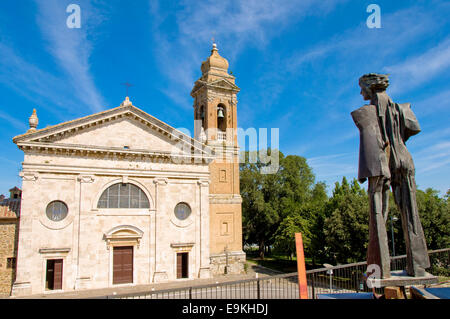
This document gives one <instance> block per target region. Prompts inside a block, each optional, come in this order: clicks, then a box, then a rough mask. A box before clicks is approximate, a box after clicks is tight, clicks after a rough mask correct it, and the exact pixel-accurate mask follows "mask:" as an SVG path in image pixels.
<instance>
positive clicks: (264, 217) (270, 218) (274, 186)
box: [240, 151, 284, 258]
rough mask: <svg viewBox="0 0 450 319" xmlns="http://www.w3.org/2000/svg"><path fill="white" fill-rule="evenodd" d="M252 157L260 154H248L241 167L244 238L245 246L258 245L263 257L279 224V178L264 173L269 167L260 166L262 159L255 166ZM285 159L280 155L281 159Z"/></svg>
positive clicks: (277, 175) (276, 175) (262, 164)
mask: <svg viewBox="0 0 450 319" xmlns="http://www.w3.org/2000/svg"><path fill="white" fill-rule="evenodd" d="M269 154H270V151H269ZM252 155H253V156H254V155H258V154H257V153H256V154H255V153H253V154H252V153H250V152H248V151H247V152H245V154H244V156H245V161H244V162H243V163H241V164H240V189H241V196H242V199H243V202H242V222H243V238H244V243H246V244H253V243H256V244H257V245H258V246H259V255H260V257H261V258H264V252H265V248H266V246H268V245H269V244H271V242H270V240H271V238H272V234H273V233H274V232H275V230H276V228H277V226H278V224H279V221H280V215H279V211H280V209H279V200H278V199H279V197H280V179H279V174H262V173H261V169H262V168H263V167H264V166H268V165H269V164H264V163H261V161H260V160H259V157H258V160H257V161H256V163H251V162H250V160H249V159H250V158H251V157H252ZM283 157H284V155H283V153H281V152H279V159H280V160H281V159H282V158H283Z"/></svg>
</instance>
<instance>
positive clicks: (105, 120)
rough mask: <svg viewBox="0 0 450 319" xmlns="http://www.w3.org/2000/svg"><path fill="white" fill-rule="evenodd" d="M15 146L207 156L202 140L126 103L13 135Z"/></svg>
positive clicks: (208, 153)
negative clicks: (193, 137) (197, 139)
mask: <svg viewBox="0 0 450 319" xmlns="http://www.w3.org/2000/svg"><path fill="white" fill-rule="evenodd" d="M13 141H14V143H16V144H17V145H18V146H19V147H21V146H30V147H31V146H40V147H45V148H64V149H69V150H70V149H87V150H89V149H90V150H95V151H98V152H102V151H105V152H120V153H133V152H134V153H136V152H138V153H140V154H142V155H145V154H166V155H167V156H172V155H175V154H177V155H183V156H191V155H192V154H195V156H202V157H205V158H207V157H210V155H211V154H212V151H211V150H210V149H209V148H208V147H207V146H206V145H204V144H202V143H200V142H199V141H196V140H194V139H192V138H191V137H189V136H187V135H185V134H183V133H182V132H180V131H179V130H176V129H175V128H173V127H171V126H169V125H167V124H166V123H164V122H162V121H160V120H158V119H156V118H155V117H153V116H151V115H149V114H147V113H146V112H144V111H142V110H140V109H138V108H137V107H135V106H133V105H131V104H129V105H122V106H120V107H117V108H114V109H110V110H107V111H104V112H100V113H96V114H93V115H90V116H87V117H83V118H80V119H77V120H73V121H69V122H64V123H61V124H58V125H54V126H50V127H47V128H43V129H40V130H37V131H34V132H28V133H26V134H23V135H20V136H16V137H15V138H14V139H13Z"/></svg>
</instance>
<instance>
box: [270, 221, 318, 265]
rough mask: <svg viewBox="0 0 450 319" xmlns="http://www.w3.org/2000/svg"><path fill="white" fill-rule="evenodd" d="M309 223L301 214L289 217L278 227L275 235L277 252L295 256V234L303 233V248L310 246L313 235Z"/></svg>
mask: <svg viewBox="0 0 450 319" xmlns="http://www.w3.org/2000/svg"><path fill="white" fill-rule="evenodd" d="M309 228H310V225H309V222H308V221H307V220H306V219H305V218H303V217H302V216H300V214H295V215H289V216H287V217H286V218H285V219H284V220H283V221H282V222H281V224H280V226H278V229H277V231H276V233H275V235H274V238H273V241H274V246H275V248H276V249H277V250H279V251H282V252H284V253H286V254H288V255H289V258H290V259H292V256H293V255H294V254H295V251H296V247H295V233H302V240H303V247H308V246H310V243H311V240H310V238H311V233H310V231H309Z"/></svg>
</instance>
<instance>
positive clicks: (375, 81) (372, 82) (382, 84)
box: [359, 73, 389, 100]
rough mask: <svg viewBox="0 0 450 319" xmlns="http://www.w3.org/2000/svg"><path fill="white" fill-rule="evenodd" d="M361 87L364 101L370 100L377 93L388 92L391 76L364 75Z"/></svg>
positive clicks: (360, 80)
mask: <svg viewBox="0 0 450 319" xmlns="http://www.w3.org/2000/svg"><path fill="white" fill-rule="evenodd" d="M359 86H360V87H361V95H362V96H363V98H364V100H370V99H372V97H373V96H374V94H375V93H380V92H384V91H386V89H387V87H388V86H389V74H377V73H368V74H364V75H363V76H362V77H360V78H359Z"/></svg>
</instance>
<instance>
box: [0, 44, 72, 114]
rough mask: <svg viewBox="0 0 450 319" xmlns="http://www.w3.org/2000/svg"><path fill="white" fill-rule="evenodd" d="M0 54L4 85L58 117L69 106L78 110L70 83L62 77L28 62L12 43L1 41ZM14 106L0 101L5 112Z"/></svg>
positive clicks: (65, 111) (9, 111) (69, 109)
mask: <svg viewBox="0 0 450 319" xmlns="http://www.w3.org/2000/svg"><path fill="white" fill-rule="evenodd" d="M0 56H2V59H0V68H1V70H2V72H0V83H2V84H3V85H4V86H6V87H9V88H10V89H12V90H14V91H16V92H18V93H19V94H20V95H21V96H24V97H26V98H27V99H28V100H30V101H32V102H33V103H34V104H35V105H36V107H37V108H38V109H39V108H41V107H43V108H45V109H46V110H47V111H49V112H51V113H53V114H55V115H56V116H57V117H58V118H59V119H61V120H63V119H64V118H65V114H67V113H70V111H71V110H77V104H76V102H75V101H74V98H73V96H72V94H71V93H72V91H71V87H70V86H69V85H68V84H67V82H66V81H64V79H63V78H60V77H58V76H55V75H53V74H51V73H49V72H47V71H45V70H43V69H42V68H40V67H39V66H36V65H35V64H32V63H30V62H28V61H27V60H25V58H23V57H21V54H20V52H19V51H18V50H16V49H14V48H13V47H12V45H11V44H6V43H1V42H0ZM55 106H56V107H55ZM15 107H16V106H14V105H2V110H3V112H4V114H10V113H11V111H13V110H14V108H15ZM38 111H39V110H38ZM30 114H31V108H30Z"/></svg>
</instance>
